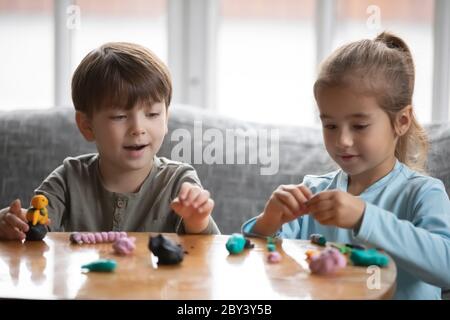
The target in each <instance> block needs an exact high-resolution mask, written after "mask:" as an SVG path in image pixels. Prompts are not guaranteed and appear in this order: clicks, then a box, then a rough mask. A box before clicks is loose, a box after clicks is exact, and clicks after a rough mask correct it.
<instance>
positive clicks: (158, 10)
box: [73, 0, 167, 68]
mask: <svg viewBox="0 0 450 320" xmlns="http://www.w3.org/2000/svg"><path fill="white" fill-rule="evenodd" d="M75 4H76V5H78V6H79V8H80V13H81V23H80V28H79V30H76V32H75V35H74V53H75V56H74V66H73V68H76V66H77V65H78V64H79V62H80V61H81V59H82V58H83V57H84V56H85V55H86V54H87V53H88V52H89V51H91V50H92V49H94V48H97V47H99V46H100V45H102V44H103V43H106V42H109V41H125V42H135V43H138V44H141V45H144V46H146V47H147V48H149V49H150V50H152V51H153V52H154V53H155V54H156V55H157V56H158V57H160V58H161V59H162V60H163V61H165V62H167V27H166V25H167V23H166V0H130V1H123V0H114V1H112V0H96V1H89V0H76V1H75Z"/></svg>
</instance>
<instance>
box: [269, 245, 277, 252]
mask: <svg viewBox="0 0 450 320" xmlns="http://www.w3.org/2000/svg"><path fill="white" fill-rule="evenodd" d="M276 248H277V247H276V245H275V244H273V243H268V244H267V250H268V251H269V252H273V251H275V249H276Z"/></svg>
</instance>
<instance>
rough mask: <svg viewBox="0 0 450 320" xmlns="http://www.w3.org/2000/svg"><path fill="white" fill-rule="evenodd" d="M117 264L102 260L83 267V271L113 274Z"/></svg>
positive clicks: (112, 261) (113, 261) (109, 260)
mask: <svg viewBox="0 0 450 320" xmlns="http://www.w3.org/2000/svg"><path fill="white" fill-rule="evenodd" d="M116 266H117V262H116V261H115V260H111V259H100V260H97V261H93V262H91V263H88V264H85V265H83V266H81V268H82V269H88V270H89V271H96V272H112V271H114V270H115V269H116Z"/></svg>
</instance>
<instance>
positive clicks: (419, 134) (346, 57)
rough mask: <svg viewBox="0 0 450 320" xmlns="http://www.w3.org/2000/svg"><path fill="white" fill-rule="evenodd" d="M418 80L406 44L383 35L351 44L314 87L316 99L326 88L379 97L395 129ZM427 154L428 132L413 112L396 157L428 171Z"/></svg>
mask: <svg viewBox="0 0 450 320" xmlns="http://www.w3.org/2000/svg"><path fill="white" fill-rule="evenodd" d="M414 78H415V72H414V62H413V59H412V55H411V51H410V50H409V48H408V46H407V45H406V43H405V42H404V41H403V40H402V39H400V38H399V37H397V36H395V35H393V34H391V33H388V32H383V33H381V34H380V35H378V36H377V37H376V38H375V39H374V40H361V41H357V42H352V43H350V44H347V45H345V46H343V47H341V48H339V49H338V50H336V51H335V52H334V53H333V54H332V55H331V56H330V57H328V58H327V59H326V60H325V61H324V62H323V63H322V65H321V68H320V72H319V76H318V78H317V80H316V82H315V84H314V96H315V97H316V100H317V95H318V92H319V90H321V89H322V88H326V87H337V86H344V87H351V88H352V89H355V90H357V92H360V93H362V94H366V95H371V96H375V98H376V99H377V102H378V105H379V106H380V107H381V108H382V109H383V110H384V111H385V112H386V113H387V114H388V116H389V118H390V120H391V124H392V126H394V120H395V116H396V115H397V113H398V112H400V111H401V110H403V109H404V108H405V107H407V106H409V105H411V106H412V96H413V93H414V80H415V79H414ZM427 152H428V138H427V135H426V132H425V130H424V129H423V127H422V126H421V125H420V124H419V122H418V121H417V119H416V117H415V115H414V112H413V113H412V121H411V126H410V127H409V129H408V131H407V132H406V133H405V134H404V135H403V136H401V137H399V139H398V142H397V145H396V148H395V156H396V157H397V159H398V160H399V161H401V162H403V163H405V164H406V165H408V166H409V167H411V168H413V169H415V170H418V171H422V172H424V171H425V165H426V159H427Z"/></svg>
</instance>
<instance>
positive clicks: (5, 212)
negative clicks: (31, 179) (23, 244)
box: [0, 199, 29, 240]
mask: <svg viewBox="0 0 450 320" xmlns="http://www.w3.org/2000/svg"><path fill="white" fill-rule="evenodd" d="M26 213H27V210H25V209H22V208H21V205H20V200H19V199H17V200H14V201H13V202H12V203H11V205H10V206H9V208H5V209H2V210H0V240H24V239H25V232H27V231H28V229H29V227H28V224H27V219H26Z"/></svg>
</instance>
